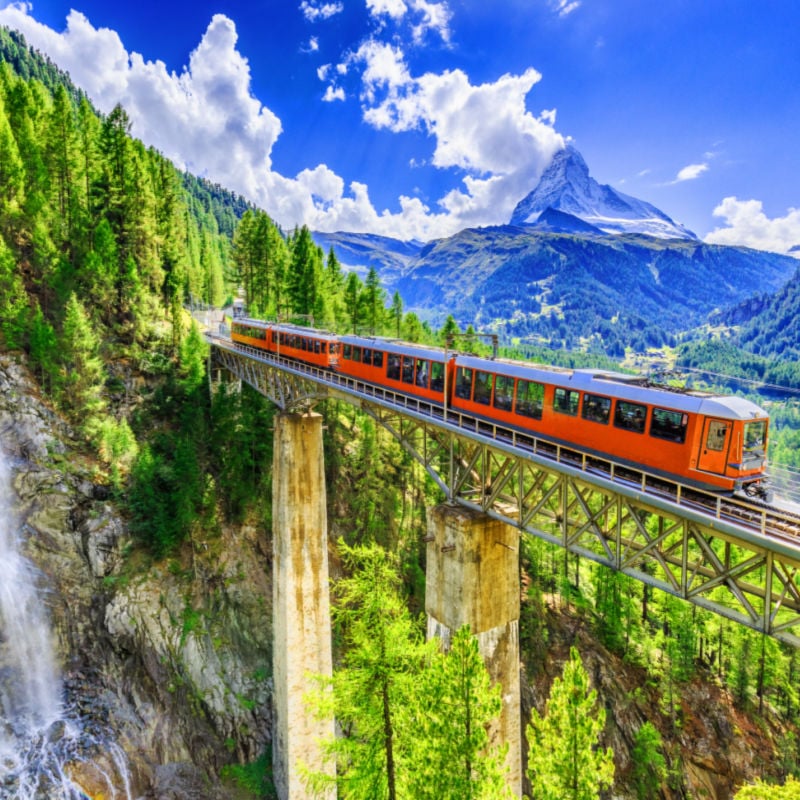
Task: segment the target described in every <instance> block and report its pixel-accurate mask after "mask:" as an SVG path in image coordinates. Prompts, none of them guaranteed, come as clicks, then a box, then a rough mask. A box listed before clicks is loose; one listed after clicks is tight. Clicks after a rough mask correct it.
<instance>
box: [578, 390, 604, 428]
mask: <svg viewBox="0 0 800 800" xmlns="http://www.w3.org/2000/svg"><path fill="white" fill-rule="evenodd" d="M610 415H611V398H610V397H600V396H599V395H596V394H585V395H584V396H583V409H582V410H581V416H582V417H583V418H584V419H589V420H591V421H592V422H602V423H603V425H608V418H609V416H610Z"/></svg>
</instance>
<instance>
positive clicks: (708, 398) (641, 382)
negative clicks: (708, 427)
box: [456, 356, 767, 420]
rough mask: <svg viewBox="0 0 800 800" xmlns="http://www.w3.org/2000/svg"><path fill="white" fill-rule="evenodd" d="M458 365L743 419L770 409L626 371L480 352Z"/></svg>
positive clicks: (462, 358)
mask: <svg viewBox="0 0 800 800" xmlns="http://www.w3.org/2000/svg"><path fill="white" fill-rule="evenodd" d="M456 365H457V366H463V367H468V368H470V369H478V370H483V371H485V372H494V373H500V374H503V375H509V376H511V377H514V378H522V379H523V380H528V381H537V382H539V383H550V384H553V385H555V386H562V387H564V388H565V389H569V388H575V389H580V390H581V391H584V392H591V393H592V394H598V395H605V396H606V397H613V398H618V399H621V400H628V401H630V402H632V403H643V404H647V405H657V406H659V407H663V408H668V409H673V410H675V411H681V412H686V413H691V414H703V415H705V416H709V417H720V418H721V419H742V420H749V419H755V418H765V417H767V413H766V411H764V410H763V409H762V408H761V407H760V406H758V405H756V404H755V403H753V402H752V401H751V400H747V399H745V398H744V397H737V396H735V395H719V394H711V393H709V392H701V391H696V390H693V389H672V388H668V387H665V386H658V385H654V384H651V383H648V382H647V381H646V379H644V378H642V377H641V376H638V375H628V374H625V373H623V372H613V371H611V370H602V369H566V368H563V367H549V366H541V365H538V364H524V363H522V362H519V361H504V360H497V359H489V358H480V357H477V356H457V357H456Z"/></svg>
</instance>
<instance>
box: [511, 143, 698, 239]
mask: <svg viewBox="0 0 800 800" xmlns="http://www.w3.org/2000/svg"><path fill="white" fill-rule="evenodd" d="M551 209H552V210H555V211H560V212H563V213H566V214H569V215H571V216H573V217H577V218H578V219H579V220H582V221H583V222H584V223H586V224H588V225H591V226H592V227H594V228H597V229H599V230H601V231H603V232H604V233H608V234H620V233H643V234H647V235H649V236H656V237H658V238H665V239H697V236H696V235H695V234H694V233H693V232H692V231H690V230H689V229H688V228H686V227H684V226H683V225H680V224H679V223H676V222H675V221H674V220H673V219H672V218H671V217H669V216H668V215H667V214H665V213H664V212H663V211H661V210H660V209H658V208H656V207H655V206H654V205H652V204H651V203H648V202H646V201H644V200H639V199H638V198H636V197H632V196H630V195H627V194H623V193H622V192H618V191H617V190H616V189H614V188H613V187H611V186H609V185H608V184H600V183H598V182H597V181H596V180H595V179H594V178H592V177H591V176H590V174H589V167H588V166H587V164H586V162H585V161H584V159H583V156H581V154H580V153H579V152H578V151H577V150H576V149H575V148H574V147H573V146H572V145H567V146H566V147H565V148H564V149H563V150H560V151H558V152H557V153H556V154H555V156H554V157H553V160H552V161H551V162H550V165H549V166H548V167H547V169H545V171H544V172H543V173H542V177H541V178H540V179H539V182H538V183H537V184H536V187H535V188H534V189H533V191H531V192H530V193H529V194H527V195H526V196H525V197H524V198H523V199H522V200H520V201H519V203H518V204H517V206H516V208H515V209H514V211H513V213H512V214H511V220H510V224H511V225H537V224H538V222H539V220H540V219H541V216H542V215H543V214H545V213H546V212H547V211H548V210H551ZM575 232H578V229H577V228H576V229H575Z"/></svg>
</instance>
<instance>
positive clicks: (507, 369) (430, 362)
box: [231, 319, 769, 495]
mask: <svg viewBox="0 0 800 800" xmlns="http://www.w3.org/2000/svg"><path fill="white" fill-rule="evenodd" d="M231 336H232V338H233V340H234V341H237V342H240V343H242V344H248V345H250V346H253V347H258V348H260V349H264V350H267V351H269V352H271V353H278V352H280V354H281V355H285V356H288V357H291V358H296V359H299V360H301V361H304V362H306V363H309V364H315V365H316V366H320V367H323V368H327V369H335V370H336V371H337V372H339V373H342V374H345V375H348V376H350V377H353V378H356V379H359V380H363V381H368V382H370V383H373V384H376V385H379V386H383V387H385V388H387V389H391V390H393V391H397V392H402V393H405V394H409V395H413V396H416V397H420V398H423V399H425V400H428V401H431V402H433V403H437V404H442V405H443V404H444V400H445V392H447V403H448V406H449V407H451V408H453V409H454V410H457V411H460V412H463V413H468V414H471V415H473V416H476V417H480V418H482V419H485V420H488V421H490V422H495V423H498V424H501V425H505V426H508V427H510V428H516V429H518V430H522V431H526V432H530V433H532V434H534V435H537V436H541V437H542V438H545V439H548V440H551V441H554V442H557V443H560V444H563V445H566V446H568V447H572V448H575V449H576V450H582V451H586V452H589V453H592V454H595V455H598V456H602V457H604V458H607V459H609V460H612V461H617V462H619V463H622V464H627V465H630V466H634V467H637V468H639V469H643V470H645V471H648V472H651V473H654V474H658V475H662V476H664V477H668V478H672V479H675V480H678V481H681V482H684V483H686V484H689V485H692V486H696V487H699V488H704V489H712V490H716V491H731V492H733V491H738V490H742V489H743V490H744V491H746V492H747V493H748V494H762V495H764V494H766V492H765V490H764V485H765V478H766V475H765V469H766V445H767V431H768V425H769V420H768V417H767V414H766V413H765V412H764V411H763V410H762V409H761V408H760V407H759V406H757V405H756V404H755V403H752V402H750V401H749V400H745V399H743V398H740V397H735V396H726V395H715V394H710V393H707V392H699V391H694V390H672V389H669V388H666V387H663V386H655V385H651V384H648V383H647V382H646V381H645V380H643V379H642V378H639V377H636V376H631V375H625V374H623V373H617V372H611V371H606V370H591V369H575V370H573V369H564V368H560V367H548V366H541V365H535V364H527V363H524V362H517V361H508V360H504V359H489V358H480V357H477V356H469V355H459V354H455V353H452V352H448V353H446V352H445V351H444V350H443V349H441V348H436V347H425V346H421V345H416V344H411V343H407V342H400V341H396V340H391V339H384V338H380V337H364V336H355V335H352V336H349V335H345V336H335V335H333V334H330V333H326V332H324V331H317V330H313V329H309V328H302V327H297V326H289V325H275V324H271V323H265V322H261V321H258V320H251V319H240V320H236V321H234V322H233V323H232V333H231Z"/></svg>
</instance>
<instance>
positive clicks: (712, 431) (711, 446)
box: [697, 417, 733, 475]
mask: <svg viewBox="0 0 800 800" xmlns="http://www.w3.org/2000/svg"><path fill="white" fill-rule="evenodd" d="M732 430H733V423H731V422H730V421H728V420H724V419H710V418H708V417H706V418H705V419H704V420H703V439H702V441H701V442H700V459H699V460H698V462H697V466H698V468H699V469H701V470H703V471H704V472H714V473H716V474H717V475H724V474H725V466H726V464H727V463H728V449H729V448H730V444H731V432H732Z"/></svg>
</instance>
